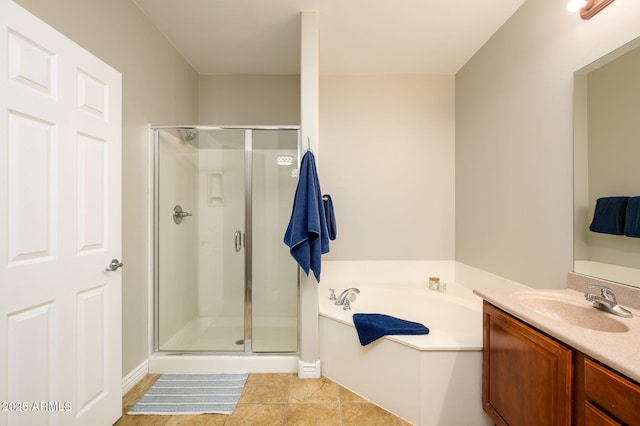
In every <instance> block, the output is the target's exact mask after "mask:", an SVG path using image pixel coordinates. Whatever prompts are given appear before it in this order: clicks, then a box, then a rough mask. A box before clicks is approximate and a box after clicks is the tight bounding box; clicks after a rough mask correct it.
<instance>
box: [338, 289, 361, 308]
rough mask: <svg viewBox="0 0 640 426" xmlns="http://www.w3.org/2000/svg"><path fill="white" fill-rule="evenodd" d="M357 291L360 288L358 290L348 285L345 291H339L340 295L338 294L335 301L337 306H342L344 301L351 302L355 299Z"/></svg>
mask: <svg viewBox="0 0 640 426" xmlns="http://www.w3.org/2000/svg"><path fill="white" fill-rule="evenodd" d="M357 293H360V290H358V289H357V288H355V287H350V288H348V289H346V290H345V291H343V292H342V293H340V296H338V299H337V300H336V301H335V304H336V305H339V306H343V305H344V304H345V302H353V301H354V300H355V299H356V294H357Z"/></svg>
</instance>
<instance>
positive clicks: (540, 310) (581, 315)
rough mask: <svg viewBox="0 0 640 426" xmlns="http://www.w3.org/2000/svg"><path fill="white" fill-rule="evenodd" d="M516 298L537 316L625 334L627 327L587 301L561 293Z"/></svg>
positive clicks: (534, 294)
mask: <svg viewBox="0 0 640 426" xmlns="http://www.w3.org/2000/svg"><path fill="white" fill-rule="evenodd" d="M515 296H516V298H517V299H518V301H519V302H520V304H521V305H522V306H524V307H526V308H528V309H531V310H532V311H534V312H536V313H537V314H540V315H543V316H545V317H547V318H551V319H553V320H556V321H562V322H566V323H568V324H572V325H575V326H577V327H582V328H588V329H590V330H596V331H605V332H608V333H626V332H627V331H629V327H628V326H627V325H626V324H624V323H623V322H621V321H619V320H617V319H616V318H614V317H613V316H612V315H611V314H608V313H605V312H602V311H600V310H598V309H596V308H594V307H593V306H591V304H590V303H589V302H587V301H584V302H582V300H580V299H578V298H576V297H571V296H569V295H566V294H562V293H540V292H521V293H517V294H516V295H515Z"/></svg>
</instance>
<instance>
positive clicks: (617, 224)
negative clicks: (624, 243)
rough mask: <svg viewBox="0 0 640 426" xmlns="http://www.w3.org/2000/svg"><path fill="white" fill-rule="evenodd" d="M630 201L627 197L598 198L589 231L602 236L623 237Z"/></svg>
mask: <svg viewBox="0 0 640 426" xmlns="http://www.w3.org/2000/svg"><path fill="white" fill-rule="evenodd" d="M628 200H629V197H625V196H620V197H602V198H598V199H597V200H596V209H595V211H594V213H593V221H592V222H591V225H590V226H589V230H590V231H591V232H599V233H602V234H612V235H623V234H624V222H625V218H624V217H625V214H626V209H627V202H628Z"/></svg>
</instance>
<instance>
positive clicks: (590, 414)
mask: <svg viewBox="0 0 640 426" xmlns="http://www.w3.org/2000/svg"><path fill="white" fill-rule="evenodd" d="M584 426H622V424H621V423H618V422H617V421H615V420H613V419H612V418H611V417H609V416H608V415H607V414H606V413H603V412H602V411H600V410H599V409H598V407H595V406H593V404H591V403H590V402H589V401H585V402H584Z"/></svg>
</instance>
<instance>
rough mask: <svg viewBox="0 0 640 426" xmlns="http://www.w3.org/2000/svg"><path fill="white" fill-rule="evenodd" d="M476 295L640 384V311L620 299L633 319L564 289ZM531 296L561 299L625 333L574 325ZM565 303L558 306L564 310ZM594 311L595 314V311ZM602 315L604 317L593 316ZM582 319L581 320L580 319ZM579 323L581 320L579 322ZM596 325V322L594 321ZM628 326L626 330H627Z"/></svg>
mask: <svg viewBox="0 0 640 426" xmlns="http://www.w3.org/2000/svg"><path fill="white" fill-rule="evenodd" d="M474 293H475V294H477V295H478V296H480V297H482V298H483V299H484V300H486V301H487V302H489V303H491V304H492V305H494V306H496V307H498V308H500V309H502V310H503V311H505V312H508V313H509V314H511V315H513V316H514V317H516V318H519V319H521V320H522V321H524V322H526V323H528V324H529V325H531V326H533V327H535V328H537V329H538V330H541V331H543V332H544V333H546V334H548V335H550V336H552V337H554V338H555V339H556V340H559V341H561V342H563V343H565V344H566V345H568V346H571V347H572V348H574V349H577V350H579V351H580V352H582V353H584V354H586V355H588V356H590V357H591V358H593V359H595V360H597V361H600V362H601V363H603V364H605V365H607V366H609V367H610V368H612V369H614V370H616V371H618V372H619V373H621V374H623V375H625V376H627V377H629V378H631V379H633V380H635V381H636V382H640V310H638V309H634V308H631V307H629V306H627V305H625V304H624V303H623V301H622V300H620V299H618V303H620V305H622V306H624V307H625V308H627V309H628V310H629V311H631V312H632V314H633V318H622V317H618V316H615V315H612V314H609V313H606V312H603V311H600V310H598V309H596V308H594V307H592V304H591V303H590V302H588V301H586V300H585V298H584V294H583V293H582V292H580V291H576V290H573V289H569V288H567V289H562V290H533V289H532V290H524V291H523V290H507V289H476V290H474ZM531 297H534V298H538V297H540V298H542V299H546V300H560V301H562V303H566V304H568V305H571V306H569V308H570V311H571V312H570V314H571V315H572V316H573V317H575V316H576V315H583V317H584V318H587V317H588V319H590V320H593V319H594V318H595V322H596V327H595V328H598V327H597V323H598V321H600V320H601V321H602V323H603V324H604V326H611V325H613V326H616V327H617V326H618V325H619V329H620V330H626V328H628V331H624V332H610V331H598V330H594V329H591V328H584V327H582V326H579V325H574V324H572V323H570V322H569V321H567V320H566V319H563V318H560V317H561V316H562V315H563V314H562V313H560V315H555V314H556V312H554V311H555V309H549V310H545V309H540V308H539V307H536V306H532V304H531V303H530V301H531ZM562 303H559V304H557V306H560V309H561V307H562ZM592 310H593V312H592ZM594 314H595V315H602V316H603V317H599V316H596V317H594V316H593V315H594ZM578 319H580V318H578ZM575 322H576V323H579V322H580V321H575ZM592 322H593V321H592ZM625 326H626V327H625Z"/></svg>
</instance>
